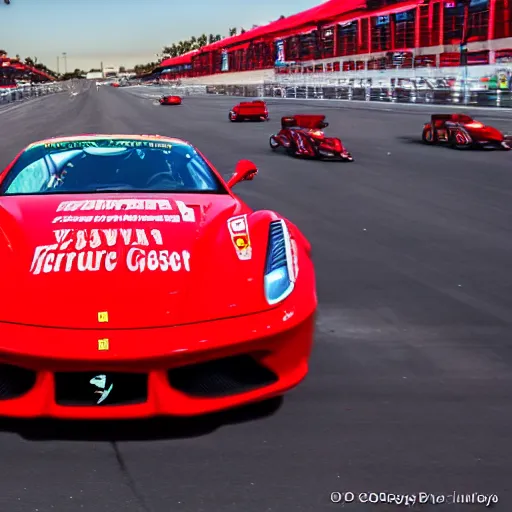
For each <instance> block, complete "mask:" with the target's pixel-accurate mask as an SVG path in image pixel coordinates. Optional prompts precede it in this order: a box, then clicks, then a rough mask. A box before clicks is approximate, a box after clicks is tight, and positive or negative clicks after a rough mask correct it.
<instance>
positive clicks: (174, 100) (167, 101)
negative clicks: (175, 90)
mask: <svg viewBox="0 0 512 512" xmlns="http://www.w3.org/2000/svg"><path fill="white" fill-rule="evenodd" d="M159 102H160V105H181V97H180V96H162V97H161V98H160V100H159Z"/></svg>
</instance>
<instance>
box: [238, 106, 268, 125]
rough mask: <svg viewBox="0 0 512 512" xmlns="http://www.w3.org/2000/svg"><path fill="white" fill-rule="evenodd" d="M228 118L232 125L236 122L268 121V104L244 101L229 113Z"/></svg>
mask: <svg viewBox="0 0 512 512" xmlns="http://www.w3.org/2000/svg"><path fill="white" fill-rule="evenodd" d="M228 118H229V120H230V121H231V122H232V123H234V122H236V121H268V120H269V117H268V109H267V104H266V103H265V102H264V101H261V100H254V101H242V102H241V103H239V104H238V105H235V106H234V107H233V108H232V109H231V110H230V111H229V115H228Z"/></svg>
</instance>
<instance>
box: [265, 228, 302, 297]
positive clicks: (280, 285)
mask: <svg viewBox="0 0 512 512" xmlns="http://www.w3.org/2000/svg"><path fill="white" fill-rule="evenodd" d="M264 286H265V297H266V299H267V302H268V303H269V304H277V303H278V302H281V301H282V300H284V299H286V297H288V295H290V293H292V291H293V288H294V286H295V275H294V268H293V257H292V249H291V240H290V232H289V231H288V227H287V226H286V223H285V222H284V220H278V221H274V222H271V223H270V230H269V234H268V250H267V262H266V267H265V277H264Z"/></svg>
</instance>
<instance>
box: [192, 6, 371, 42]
mask: <svg viewBox="0 0 512 512" xmlns="http://www.w3.org/2000/svg"><path fill="white" fill-rule="evenodd" d="M363 9H366V1H365V0H345V1H340V0H328V1H327V2H324V3H323V4H320V5H317V6H315V7H312V8H311V9H307V10H306V11H302V12H299V13H297V14H293V15H292V16H288V17H287V18H283V19H280V20H277V21H273V22H272V23H269V24H268V25H264V26H261V27H257V28H254V29H251V30H248V31H247V32H245V33H243V34H239V35H237V36H232V37H227V38H226V39H222V40H220V41H217V42H216V43H213V44H210V45H208V46H204V47H203V48H202V50H203V51H210V50H215V49H218V48H225V47H226V46H229V45H232V44H235V43H242V42H244V41H249V40H251V39H256V38H260V37H264V36H268V35H270V34H279V33H281V32H283V33H284V32H288V31H290V30H294V29H297V30H299V29H301V28H302V29H304V28H307V27H311V28H313V27H316V26H317V25H318V24H319V23H325V22H327V21H329V20H331V19H334V18H336V17H339V16H342V15H343V14H347V13H350V12H353V11H357V10H363Z"/></svg>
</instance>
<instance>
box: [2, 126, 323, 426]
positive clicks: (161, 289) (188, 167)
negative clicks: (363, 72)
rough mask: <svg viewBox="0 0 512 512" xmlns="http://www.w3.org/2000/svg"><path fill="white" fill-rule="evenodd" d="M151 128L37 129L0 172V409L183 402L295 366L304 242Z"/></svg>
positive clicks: (252, 389)
mask: <svg viewBox="0 0 512 512" xmlns="http://www.w3.org/2000/svg"><path fill="white" fill-rule="evenodd" d="M257 172H258V171H257V168H256V167H255V165H254V164H253V163H251V162H250V161H248V160H241V161H240V162H238V164H237V166H236V169H235V172H234V174H233V176H232V177H231V179H230V180H229V181H228V182H225V181H224V180H223V178H222V177H221V175H220V173H219V172H218V171H217V170H216V169H215V168H214V166H213V165H212V164H211V163H210V162H209V161H208V160H207V159H206V158H205V157H204V155H203V154H202V153H201V152H200V151H199V150H198V149H196V148H195V147H193V146H192V145H191V144H189V143H187V142H185V141H182V140H179V139H173V138H167V137H160V136H157V135H141V136H134V135H115V136H112V135H82V136H74V137H66V138H55V139H48V140H44V141H41V142H36V143H34V144H31V145H30V146H28V147H27V148H26V149H25V150H23V151H22V152H21V153H19V154H18V155H17V156H16V158H15V159H14V161H13V162H12V163H11V164H10V165H9V166H8V167H7V169H6V170H5V171H3V172H2V173H1V174H0V259H1V261H2V269H3V270H2V271H1V272H2V274H1V281H2V295H1V296H2V299H1V302H0V306H1V307H0V340H1V342H0V416H11V417H39V416H46V417H58V418H77V419H78V418H89V419H102V418H110V419H115V418H136V417H148V416H155V415H178V416H193V415H200V414H205V413H210V412H214V411H218V410H222V409H226V408H231V407H236V406H240V405H242V404H246V403H250V402H255V401H261V400H266V399H268V398H272V397H275V396H280V395H282V394H284V393H285V392H286V391H287V390H289V389H291V388H293V387H295V386H296V385H298V384H299V383H300V382H301V381H302V380H303V379H304V377H305V376H306V374H307V372H308V360H309V355H310V351H311V348H312V343H313V333H314V323H315V312H316V308H317V296H316V287H315V273H314V267H313V262H312V260H311V247H310V244H309V243H308V241H307V240H306V238H305V237H304V235H303V234H302V233H301V232H300V231H299V229H298V228H297V227H296V226H295V225H293V224H292V223H291V222H290V221H288V220H287V219H285V218H283V217H281V216H280V215H279V214H277V213H275V212H273V211H269V210H263V211H253V210H251V209H250V208H249V207H248V206H247V205H246V204H245V203H244V202H243V201H242V200H241V199H240V198H238V197H237V196H236V195H234V194H233V191H232V189H233V187H234V186H235V185H236V184H237V183H240V182H242V181H247V180H252V179H253V178H254V176H255V175H256V173H257Z"/></svg>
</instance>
